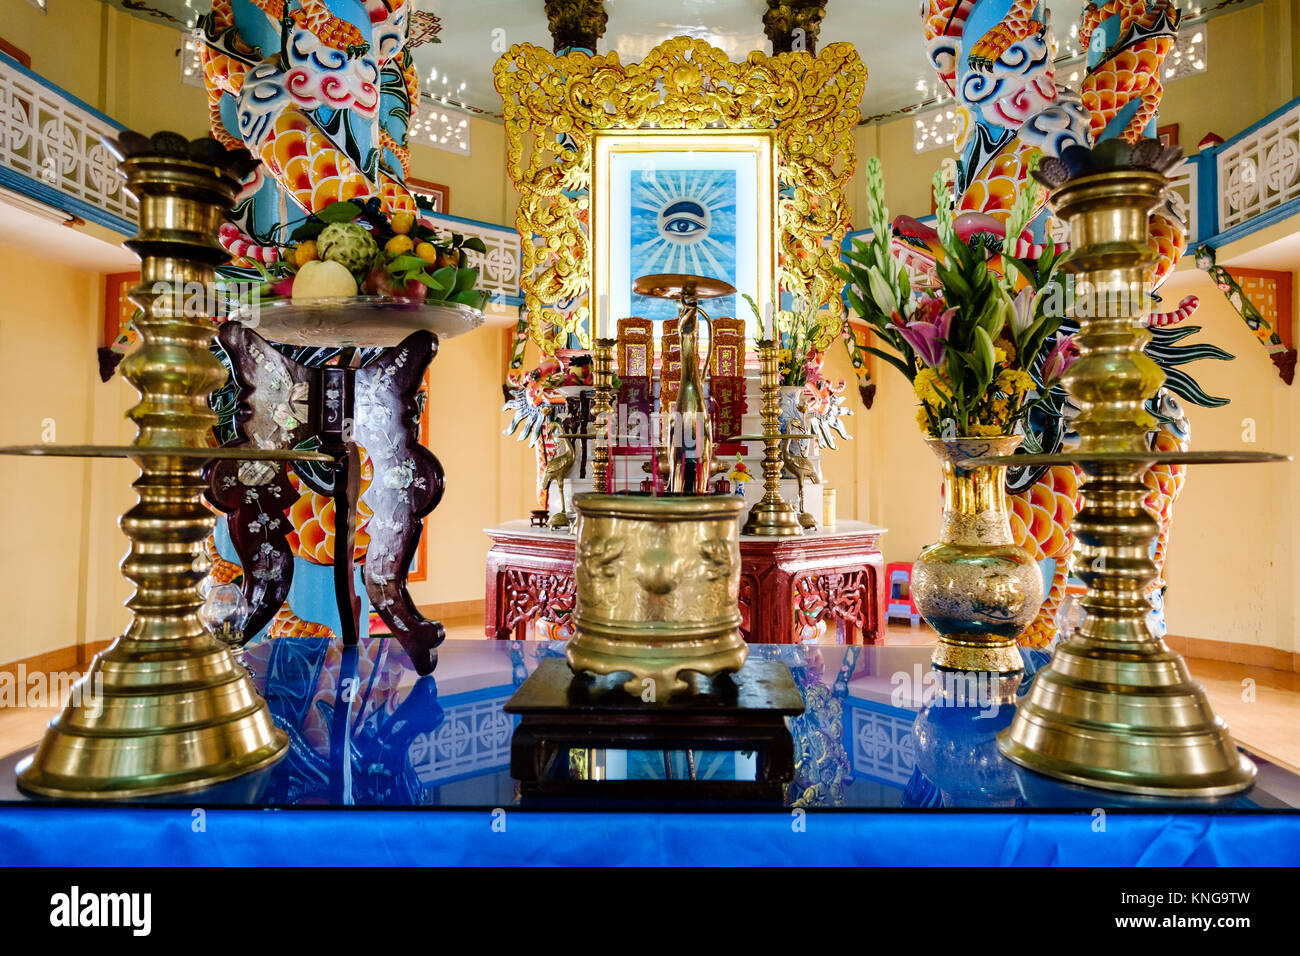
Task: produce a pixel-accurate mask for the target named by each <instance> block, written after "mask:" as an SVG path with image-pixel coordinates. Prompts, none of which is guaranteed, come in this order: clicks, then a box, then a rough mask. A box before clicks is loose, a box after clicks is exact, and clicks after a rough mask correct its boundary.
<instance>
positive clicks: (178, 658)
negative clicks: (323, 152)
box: [8, 132, 323, 799]
mask: <svg viewBox="0 0 1300 956" xmlns="http://www.w3.org/2000/svg"><path fill="white" fill-rule="evenodd" d="M116 145H117V147H118V150H119V154H120V155H121V156H122V157H124V158H123V159H122V163H121V165H122V169H123V170H124V172H125V173H126V180H127V189H128V190H129V191H130V192H131V194H132V195H134V196H135V197H136V199H137V200H138V201H139V207H140V229H139V232H138V233H137V234H136V237H135V238H134V239H132V240H131V241H129V242H127V243H126V245H127V246H128V247H129V248H130V249H131V250H132V251H134V252H135V253H137V254H138V255H139V256H140V260H141V263H140V273H141V281H140V284H139V285H138V286H136V287H135V288H134V289H133V290H132V291H131V300H132V301H133V302H135V303H136V304H137V305H138V306H140V308H141V309H142V310H143V312H144V314H143V315H142V316H141V317H140V318H138V319H137V320H136V328H137V330H138V331H139V333H140V340H141V341H140V347H139V348H138V349H137V351H136V352H134V353H133V354H132V355H130V356H128V357H127V358H126V359H125V360H124V361H123V362H122V373H123V375H124V376H125V377H126V379H127V380H128V381H129V382H130V383H131V384H132V385H133V386H135V388H136V390H137V391H138V392H139V393H140V401H139V403H138V404H137V405H136V406H135V407H134V408H132V409H131V410H130V411H129V412H128V413H127V414H128V416H129V417H130V418H131V419H132V420H133V421H134V422H135V423H136V425H137V426H138V429H139V431H138V434H137V435H136V439H135V442H134V445H132V446H130V448H128V449H126V451H127V453H128V454H129V457H131V458H132V459H133V460H134V461H135V462H136V464H137V465H138V466H139V468H140V477H139V478H138V479H137V480H136V482H135V489H136V492H137V494H138V495H139V502H138V504H136V505H135V506H134V507H132V508H131V509H130V510H129V511H127V512H126V514H124V515H123V516H122V522H121V525H122V530H123V531H124V532H126V535H127V537H128V538H129V539H130V542H131V546H130V551H129V552H128V554H127V556H126V559H125V560H124V561H123V563H122V573H123V574H125V575H126V577H128V578H129V579H130V580H131V581H132V582H134V583H135V585H136V591H135V594H134V595H132V597H131V599H130V600H129V601H128V602H127V606H128V607H130V608H131V610H132V612H133V618H132V621H131V624H130V627H129V628H128V629H127V631H126V633H125V634H123V635H122V636H121V637H119V638H118V639H117V640H116V641H114V642H113V644H112V645H111V646H110V647H109V648H108V649H107V650H105V651H104V652H103V653H102V654H100V655H98V656H97V657H96V658H95V660H94V662H93V664H92V665H91V667H90V670H89V672H88V673H87V675H86V676H85V677H84V678H83V679H82V680H81V681H80V682H79V684H78V686H77V688H76V690H75V691H74V693H73V695H72V699H71V701H70V703H69V704H68V705H67V707H65V708H64V710H63V712H62V713H61V714H60V715H59V716H58V717H57V718H55V719H54V720H53V721H52V722H51V723H50V726H49V729H48V730H47V731H46V734H45V737H44V739H43V740H42V741H41V743H40V746H39V747H38V748H37V750H36V753H35V754H34V755H33V756H32V757H31V758H28V759H27V760H26V761H24V763H23V764H22V765H20V769H19V777H18V782H19V785H20V786H21V787H22V788H23V789H24V790H27V791H30V792H32V793H37V794H41V795H45V796H57V797H71V798H76V799H101V798H122V797H144V796H148V795H151V794H159V793H168V792H173V791H182V790H192V789H197V788H199V787H205V786H208V785H210V784H214V783H218V782H220V781H223V780H227V779H230V778H232V777H236V776H238V775H240V774H243V773H247V772H249V771H252V770H256V769H258V768H261V767H265V766H267V765H268V764H270V763H272V762H273V761H275V760H277V759H279V757H281V756H282V755H283V754H284V753H285V751H286V749H287V746H288V741H287V739H286V737H285V735H284V734H283V733H282V732H281V731H280V730H279V729H278V728H277V727H276V726H275V724H274V723H272V721H271V715H270V713H269V712H268V710H267V707H266V703H265V701H263V700H262V699H261V698H260V697H258V695H257V693H256V691H255V690H254V689H253V685H252V682H251V681H250V680H249V676H248V674H247V672H246V671H245V670H244V669H243V668H242V667H241V666H240V665H239V664H238V663H236V661H235V659H234V657H233V656H232V655H231V652H230V650H229V649H228V648H227V647H226V645H225V644H223V643H222V642H221V641H220V640H218V638H217V637H215V636H213V634H211V633H210V632H209V631H208V630H207V629H206V628H205V627H204V624H203V622H202V620H200V617H199V608H200V606H201V605H202V603H203V600H202V598H201V597H200V595H199V590H198V585H199V582H200V581H201V580H202V579H203V577H204V574H205V571H206V560H205V557H204V541H205V540H206V539H207V538H208V536H209V535H210V534H211V533H212V529H213V526H214V523H215V519H214V517H213V514H212V512H211V511H210V510H209V509H208V508H207V506H206V505H205V504H204V501H203V492H204V489H205V488H206V482H205V480H204V477H203V466H204V462H205V460H206V459H208V458H212V457H219V456H221V452H222V451H225V450H217V449H211V448H208V447H206V446H207V445H208V441H209V438H210V436H211V429H212V426H213V424H215V422H216V415H215V413H213V411H212V410H211V408H209V406H208V396H209V395H210V393H211V392H212V390H213V388H215V387H216V386H217V385H218V384H220V383H221V381H222V380H223V379H224V378H225V374H226V373H225V370H224V369H223V368H222V366H221V363H220V362H218V361H217V359H216V358H215V357H214V356H213V355H212V353H211V352H209V351H208V346H209V344H210V343H211V341H212V332H213V329H212V322H211V320H210V318H208V316H207V313H206V312H203V313H202V314H200V315H194V314H192V312H188V313H187V310H186V304H187V303H188V302H189V301H191V298H190V297H191V296H194V295H195V294H196V292H197V291H199V290H202V292H203V293H206V292H207V291H208V290H210V289H211V288H212V282H213V278H214V271H213V270H214V266H216V265H217V264H219V263H221V262H224V261H225V260H226V259H227V258H228V256H227V254H226V252H225V250H223V249H222V248H221V246H220V244H219V243H218V242H217V231H218V229H219V227H220V226H221V223H222V221H223V220H224V218H225V215H226V213H227V212H228V211H229V210H230V207H231V204H232V203H233V201H234V198H235V195H236V193H237V192H238V191H239V186H240V178H241V174H242V170H240V169H238V168H236V164H237V162H238V160H237V158H236V155H235V154H227V153H226V151H225V150H224V149H223V148H222V147H221V146H220V145H219V144H217V143H216V142H214V141H211V140H200V141H196V142H194V143H189V142H187V141H186V140H184V139H183V138H181V137H179V136H177V135H175V134H172V133H160V134H158V135H157V136H155V137H153V139H152V140H149V139H146V138H145V137H143V136H140V135H139V134H136V133H129V132H128V133H123V134H120V136H119V137H118V140H117V143H116ZM163 290H165V291H163ZM200 298H201V299H204V300H206V298H207V296H206V295H200ZM8 451H9V452H13V451H17V450H13V449H10V450H8ZM122 451H123V449H121V448H115V447H102V448H96V447H89V448H87V447H82V448H65V449H60V450H58V451H57V452H55V453H58V454H82V455H117V454H121V453H122ZM225 457H231V456H225ZM239 457H240V458H241V459H247V458H271V457H278V458H289V457H293V458H299V459H301V458H313V457H314V456H312V455H310V454H302V453H284V452H280V453H276V454H267V453H260V454H259V453H256V452H254V453H252V454H250V453H248V452H243V453H241V454H240V455H239ZM322 457H323V456H322Z"/></svg>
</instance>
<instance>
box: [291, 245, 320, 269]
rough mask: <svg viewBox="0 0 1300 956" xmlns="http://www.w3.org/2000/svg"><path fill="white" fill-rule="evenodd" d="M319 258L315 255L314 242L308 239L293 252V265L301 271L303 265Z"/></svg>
mask: <svg viewBox="0 0 1300 956" xmlns="http://www.w3.org/2000/svg"><path fill="white" fill-rule="evenodd" d="M316 258H319V257H318V256H317V254H316V240H315V239H308V240H307V241H306V242H304V243H303V244H302V245H300V246H298V248H297V249H295V250H293V264H294V265H296V266H297V267H298V268H299V269H301V268H302V267H303V266H304V265H306V264H307V263H309V262H311V261H312V260H313V259H316Z"/></svg>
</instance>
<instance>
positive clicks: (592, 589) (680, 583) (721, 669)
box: [564, 494, 748, 699]
mask: <svg viewBox="0 0 1300 956" xmlns="http://www.w3.org/2000/svg"><path fill="white" fill-rule="evenodd" d="M574 503H575V504H576V506H577V509H578V524H577V529H576V533H577V539H578V540H577V562H576V566H575V568H574V578H575V583H576V587H577V602H576V605H575V608H574V615H573V619H574V626H575V628H576V630H577V634H576V636H574V637H573V638H572V639H571V640H570V641H569V644H568V646H567V647H566V648H565V652H564V656H565V659H566V660H567V661H568V663H569V667H570V668H572V670H573V672H574V673H575V674H577V673H582V672H589V673H594V674H597V675H606V674H621V673H626V674H628V675H630V676H629V678H628V679H627V680H626V681H625V682H624V683H623V688H624V689H625V690H626V691H627V692H628V693H630V694H634V695H636V696H638V697H642V698H643V699H649V697H647V693H650V694H653V695H654V698H655V699H661V698H667V697H670V696H672V695H673V694H675V693H680V692H682V691H686V690H689V689H690V685H689V684H688V683H687V682H686V680H684V679H683V678H682V676H681V672H682V671H688V672H695V673H699V674H703V675H706V676H708V677H713V676H715V675H718V674H723V673H726V672H729V671H738V670H740V668H741V667H742V666H743V665H744V663H745V657H746V655H747V653H748V651H747V649H746V647H745V643H744V641H742V640H741V637H740V604H739V598H740V525H739V520H740V513H741V511H742V509H743V508H744V502H743V501H741V500H740V499H739V498H735V497H732V496H729V495H709V496H682V497H659V498H656V497H648V496H640V495H601V494H583V495H578V496H576V498H575V499H574Z"/></svg>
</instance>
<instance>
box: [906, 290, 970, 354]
mask: <svg viewBox="0 0 1300 956" xmlns="http://www.w3.org/2000/svg"><path fill="white" fill-rule="evenodd" d="M914 314H915V315H916V316H917V318H915V319H913V321H911V322H909V323H907V325H906V326H904V327H903V328H901V329H899V330H898V333H899V335H901V336H902V337H903V339H904V340H905V341H906V342H907V344H908V345H910V346H911V347H912V350H913V351H914V352H916V355H917V357H918V358H919V359H920V360H921V361H922V362H924V363H925V364H926V365H928V366H929V367H930V368H938V367H939V366H940V365H942V364H943V360H944V356H945V355H946V354H947V350H948V349H947V346H946V345H945V344H944V342H945V340H946V339H947V338H948V333H949V331H950V330H951V329H952V319H953V316H955V315H956V314H957V307H956V306H953V307H952V308H950V309H944V307H943V300H942V299H940V298H938V297H937V296H926V297H925V298H923V299H921V300H920V302H919V303H917V307H916V312H915V313H914Z"/></svg>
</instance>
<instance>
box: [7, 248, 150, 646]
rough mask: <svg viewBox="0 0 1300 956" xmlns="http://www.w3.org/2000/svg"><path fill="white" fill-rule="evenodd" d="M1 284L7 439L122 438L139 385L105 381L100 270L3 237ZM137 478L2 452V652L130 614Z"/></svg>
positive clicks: (123, 469)
mask: <svg viewBox="0 0 1300 956" xmlns="http://www.w3.org/2000/svg"><path fill="white" fill-rule="evenodd" d="M33 276H39V277H40V281H35V282H34V281H32V277H33ZM0 288H5V289H9V290H18V289H21V290H23V291H22V292H21V293H20V294H10V295H5V296H3V297H0V401H2V402H3V405H4V408H5V414H4V415H3V416H0V445H11V444H13V445H17V444H35V443H38V442H42V441H45V440H47V439H51V438H52V439H53V440H56V441H58V442H59V443H61V444H80V443H87V442H99V443H108V444H116V443H120V442H121V441H122V440H123V439H124V438H126V437H127V435H128V433H129V429H128V428H127V427H126V423H125V421H124V420H123V418H122V413H123V411H124V410H125V409H126V408H127V407H129V404H130V402H129V398H130V396H131V394H132V393H131V390H130V388H129V387H127V386H125V385H124V384H122V383H121V382H120V380H117V381H114V382H111V383H109V384H107V385H105V384H101V383H100V381H99V374H98V369H97V362H96V357H95V349H96V347H97V346H98V345H99V339H100V329H101V328H102V325H103V318H102V315H103V296H104V291H103V283H102V279H101V277H100V276H98V275H95V274H93V273H89V272H84V271H82V270H79V269H74V268H70V267H66V266H59V265H52V264H51V263H50V262H48V261H47V260H44V259H41V258H39V257H37V256H35V255H33V254H32V253H31V252H30V251H28V250H24V249H19V248H16V247H13V246H0ZM50 425H52V427H53V431H52V432H47V428H48V427H49V426H50ZM133 476H134V469H133V467H132V466H131V464H130V463H129V462H126V461H117V460H99V461H81V460H75V459H31V458H15V457H10V456H0V501H2V502H4V505H3V509H4V515H5V521H4V532H5V541H6V546H5V548H4V550H3V551H2V552H0V597H2V599H3V603H4V606H5V608H6V620H5V640H4V644H3V647H0V661H10V660H15V659H18V658H22V657H27V656H30V655H33V654H38V653H40V652H42V651H47V650H52V649H55V648H59V647H66V646H68V645H71V644H79V643H84V642H86V641H87V640H89V641H95V640H101V639H103V638H105V637H110V636H112V635H113V634H114V633H116V632H117V631H118V630H119V629H120V628H121V627H122V626H123V625H124V624H125V622H126V620H127V618H126V612H125V610H124V609H123V608H122V607H121V602H122V601H123V600H125V598H126V596H127V594H128V593H129V588H128V587H127V585H126V583H125V582H124V581H123V580H122V578H121V576H120V575H118V574H117V569H116V566H117V562H118V561H119V560H121V557H122V555H123V554H124V553H125V551H126V539H125V538H124V537H123V536H122V534H121V532H119V531H118V530H117V527H116V517H117V515H118V514H120V513H121V511H122V510H123V508H124V507H125V506H126V505H127V504H129V502H130V501H131V500H132V497H133V496H132V495H131V493H130V490H129V487H128V485H129V482H130V481H131V480H132V478H133Z"/></svg>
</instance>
